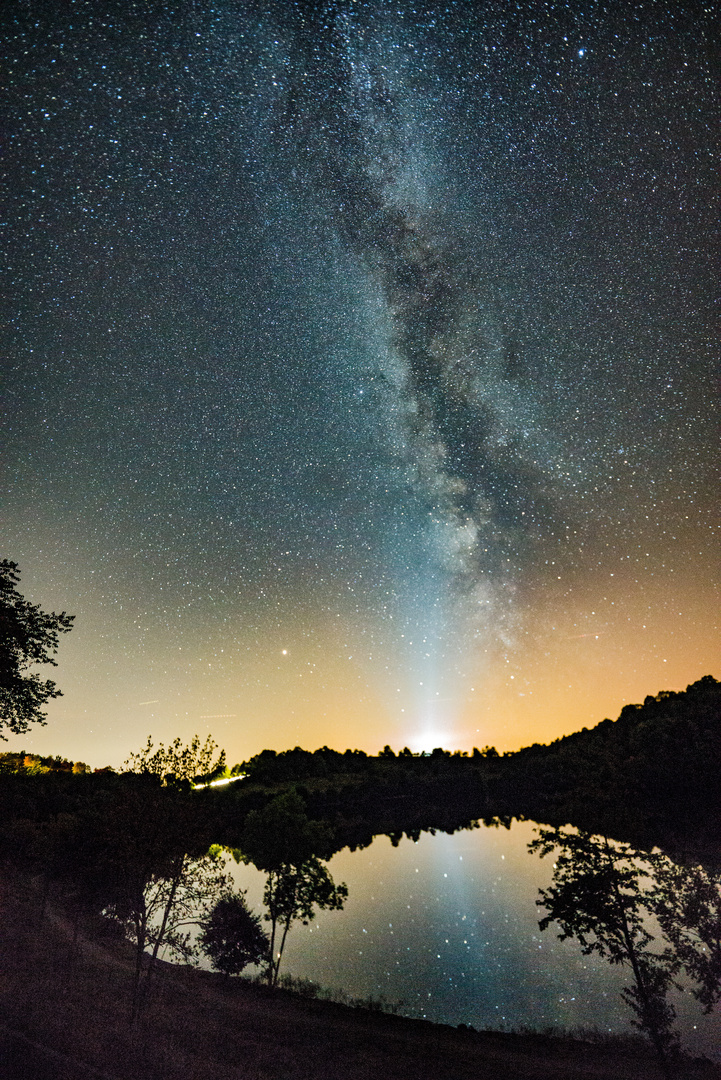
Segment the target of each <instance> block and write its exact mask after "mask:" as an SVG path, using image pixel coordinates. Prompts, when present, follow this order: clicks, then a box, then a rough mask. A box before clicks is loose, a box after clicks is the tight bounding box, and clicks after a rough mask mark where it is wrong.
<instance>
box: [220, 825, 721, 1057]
mask: <svg viewBox="0 0 721 1080" xmlns="http://www.w3.org/2000/svg"><path fill="white" fill-rule="evenodd" d="M534 835H535V826H534V825H533V823H532V822H515V823H514V824H513V825H512V826H511V829H510V831H507V830H506V829H503V828H500V829H486V828H482V829H481V830H473V831H471V832H457V833H454V834H453V835H452V836H448V835H446V834H445V833H438V834H436V835H435V836H430V835H429V834H428V833H422V834H421V837H420V839H419V841H418V843H417V844H414V843H413V842H412V841H410V840H402V841H401V842H400V845H399V846H398V847H397V848H393V847H392V846H391V844H390V841H389V840H388V839H387V838H386V837H378V838H377V839H376V840H375V841H374V842H373V844H372V846H371V847H370V848H366V849H364V850H362V851H356V852H349V851H347V850H346V851H343V852H340V853H338V854H337V855H336V856H334V858H333V859H332V860H331V863H330V869H331V872H332V874H333V877H334V879H335V880H336V881H345V882H346V883H347V885H348V888H349V895H348V900H347V902H346V906H345V909H344V911H343V912H333V913H326V912H320V913H319V914H318V915H317V916H316V919H315V920H314V921H313V922H312V923H311V924H310V926H309V927H307V928H306V927H302V926H300V925H297V926H295V927H294V928H293V929H292V930H291V933H290V936H289V938H288V943H287V946H286V951H285V953H284V957H283V964H282V967H281V971H283V970H285V971H286V972H290V973H292V974H293V975H295V976H298V977H303V978H307V979H310V980H312V981H314V982H316V983H318V984H319V985H321V986H327V987H329V988H332V989H334V990H344V991H345V992H346V993H347V994H348V995H349V996H351V997H367V996H369V995H371V996H374V997H378V996H379V995H382V996H383V997H384V998H385V999H386V1000H387V1001H388V1002H390V1003H395V1002H398V1001H402V1002H403V1003H404V1004H403V1007H402V1008H401V1009H400V1011H401V1012H402V1013H404V1014H405V1015H409V1016H425V1017H427V1018H428V1019H430V1020H435V1021H437V1022H441V1023H447V1024H454V1025H455V1024H471V1025H473V1026H474V1027H476V1028H478V1029H481V1028H486V1027H501V1026H505V1027H507V1028H518V1027H522V1026H523V1025H526V1024H527V1025H529V1026H531V1027H534V1028H538V1029H543V1028H545V1027H549V1026H553V1027H557V1028H560V1027H565V1028H578V1027H588V1028H598V1029H599V1030H600V1031H602V1032H603V1031H611V1032H626V1033H630V1032H631V1031H633V1030H634V1029H633V1028H632V1027H631V1024H630V1019H629V1018H630V1011H629V1010H628V1009H627V1008H626V1006H625V1005H624V1004H623V1002H622V1000H621V998H620V992H621V989H622V988H623V986H624V985H626V984H627V983H628V982H629V979H630V974H629V972H628V970H625V969H619V968H615V967H611V966H609V965H608V964H607V963H606V962H605V961H603V960H601V959H599V958H598V957H596V956H584V955H583V954H582V953H581V950H580V948H579V946H578V944H577V943H576V942H575V941H573V940H568V941H563V942H562V941H559V940H558V939H557V936H556V934H555V932H554V930H553V929H552V928H551V929H549V930H546V931H545V932H543V933H541V931H540V930H539V928H538V920H539V918H540V917H541V916H542V914H543V912H542V911H540V910H539V908H538V907H537V906H536V903H535V901H536V899H537V897H538V890H539V889H541V888H547V887H548V885H549V883H550V881H551V876H552V872H553V871H552V860H551V859H550V858H546V859H538V858H537V857H535V856H531V855H529V853H528V851H527V844H528V842H529V841H530V840H531V839H532V838H533V837H534ZM236 874H237V877H238V880H239V881H240V882H241V883H242V885H243V887H244V888H248V890H249V893H248V899H249V902H250V904H251V906H252V907H254V908H255V909H256V910H260V909H261V907H262V904H261V883H262V878H261V876H260V875H259V874H257V873H256V872H255V871H254V870H253V869H252V868H248V867H240V868H238V870H237V871H236ZM673 1001H674V1004H675V1005H676V1006H677V1008H678V1023H677V1027H678V1029H679V1031H680V1032H681V1033H682V1036H683V1040H684V1045H685V1046H686V1047H687V1048H688V1050H689V1051H690V1052H693V1053H697V1054H705V1055H707V1056H709V1055H710V1056H714V1057H718V1046H719V1045H721V1017H719V1016H718V1014H717V1015H716V1016H715V1017H706V1016H704V1015H703V1014H702V1012H701V1008H700V1006H699V1005H698V1003H697V1002H696V1001H695V1000H694V999H693V998H691V996H690V995H688V994H687V995H673Z"/></svg>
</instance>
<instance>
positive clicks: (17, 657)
mask: <svg viewBox="0 0 721 1080" xmlns="http://www.w3.org/2000/svg"><path fill="white" fill-rule="evenodd" d="M19 580H20V574H19V573H18V566H17V563H14V562H10V561H9V560H8V559H1V560H0V739H3V740H4V739H5V736H4V735H3V734H2V729H3V728H7V730H9V731H11V732H12V733H13V734H14V735H22V734H24V733H25V732H26V731H27V730H28V728H29V727H30V725H31V724H45V722H46V721H45V714H44V712H43V711H42V710H43V706H44V705H45V702H46V701H48V700H49V699H50V698H56V697H60V696H61V691H60V690H58V688H57V686H56V685H55V683H54V682H53V681H52V679H41V678H40V676H39V675H38V674H37V672H31V671H30V670H29V669H30V668H32V667H33V666H34V665H35V664H52V665H53V666H55V660H54V659H53V654H54V653H55V652H56V651H57V647H58V641H59V638H60V634H66V633H67V632H68V631H69V630H70V629H71V628H72V624H73V619H74V618H75V616H74V615H67V614H66V613H65V612H64V611H62V612H60V614H59V615H58V614H56V613H55V612H54V611H51V612H50V613H48V612H45V611H43V610H42V608H40V607H39V606H38V605H37V604H31V603H29V602H28V601H27V600H25V599H24V598H23V597H22V596H21V594H20V593H19V592H18V590H17V588H16V586H17V583H18V581H19Z"/></svg>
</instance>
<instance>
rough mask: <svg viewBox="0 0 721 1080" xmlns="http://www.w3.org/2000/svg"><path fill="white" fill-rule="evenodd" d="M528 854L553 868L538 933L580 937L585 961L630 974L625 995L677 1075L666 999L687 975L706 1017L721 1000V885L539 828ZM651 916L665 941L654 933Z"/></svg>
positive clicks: (659, 857) (622, 849)
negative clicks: (551, 858) (555, 930)
mask: <svg viewBox="0 0 721 1080" xmlns="http://www.w3.org/2000/svg"><path fill="white" fill-rule="evenodd" d="M529 850H530V851H532V852H537V853H539V854H540V855H541V856H544V855H548V854H550V853H554V855H555V860H556V861H555V862H554V873H553V883H552V885H551V886H550V887H549V888H548V889H542V890H541V891H540V899H539V900H538V901H537V903H538V904H539V905H540V906H542V907H544V908H545V909H546V912H547V914H546V915H545V916H544V918H543V919H541V921H540V923H539V925H540V927H541V929H542V930H545V929H546V928H547V927H548V926H549V925H550V924H551V923H557V924H558V925H559V926H560V928H561V933H560V934H559V937H560V938H561V940H564V939H565V938H575V939H576V940H577V941H578V942H579V944H580V945H581V949H582V951H583V952H584V953H585V954H590V953H597V954H598V955H599V956H602V957H604V959H606V960H608V961H609V963H611V964H619V965H623V966H625V967H628V968H630V969H631V972H632V974H633V981H632V983H631V984H630V985H629V986H626V987H625V988H624V990H623V991H622V996H623V998H624V1000H625V1002H626V1003H627V1004H628V1005H629V1006H630V1008H631V1009H632V1011H633V1013H634V1016H635V1019H634V1021H633V1023H634V1024H635V1025H636V1026H637V1027H638V1028H640V1029H641V1030H642V1031H643V1032H645V1033H646V1035H648V1037H649V1038H650V1040H651V1042H652V1043H653V1045H654V1047H655V1049H656V1052H657V1054H658V1057H659V1060H660V1062H661V1065H662V1068H663V1071H664V1075H666V1076H668V1075H670V1073H669V1071H668V1059H669V1055H671V1054H673V1053H674V1052H675V1050H676V1049H677V1047H678V1036H677V1034H676V1032H675V1031H674V1028H673V1024H674V1020H675V1017H676V1012H675V1009H674V1007H673V1005H672V1004H671V1003H670V1002H669V1001H668V997H667V995H668V991H669V990H670V989H671V987H673V986H676V987H678V982H677V978H678V976H679V975H680V974H681V973H682V972H684V973H685V974H686V975H687V976H688V977H690V978H691V980H692V981H693V982H694V983H695V984H696V985H695V986H694V988H693V989H692V993H693V994H694V995H695V997H696V998H697V999H698V1000H699V1001H700V1002H701V1004H702V1005H703V1007H704V1011H706V1012H710V1010H711V1009H712V1007H713V1005H714V1004H715V1003H716V1002H717V1001H718V1000H719V998H720V997H721V943H720V940H719V939H720V936H721V888H720V886H719V884H718V883H717V882H716V881H714V880H713V879H712V878H710V877H709V875H708V874H707V873H706V871H705V870H704V869H703V868H702V867H700V866H699V867H694V868H690V869H687V868H685V867H681V866H677V865H676V864H675V863H673V862H672V861H671V860H670V859H669V858H668V857H667V856H666V855H664V854H662V853H653V854H648V853H646V852H640V851H638V850H636V849H635V848H633V847H631V846H630V845H629V844H624V843H618V842H616V841H611V840H609V839H607V838H606V837H602V836H593V835H591V834H590V833H586V832H577V831H575V830H572V829H569V828H546V827H541V828H540V829H539V835H538V837H537V838H536V839H535V840H533V841H532V842H531V844H529ZM654 916H655V918H656V920H657V923H658V925H659V927H660V929H661V931H662V935H663V936H662V937H660V938H658V939H657V938H655V937H654V935H653V934H652V933H651V930H650V929H649V923H650V921H651V918H652V917H654Z"/></svg>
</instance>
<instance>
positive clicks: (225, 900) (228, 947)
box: [198, 892, 270, 975]
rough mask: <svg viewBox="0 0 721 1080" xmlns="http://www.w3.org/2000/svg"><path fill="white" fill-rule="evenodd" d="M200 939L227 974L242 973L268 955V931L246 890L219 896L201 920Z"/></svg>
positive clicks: (214, 964) (217, 966)
mask: <svg viewBox="0 0 721 1080" xmlns="http://www.w3.org/2000/svg"><path fill="white" fill-rule="evenodd" d="M198 941H199V942H200V947H201V949H202V950H203V952H204V953H205V955H206V956H207V957H209V959H210V960H211V961H212V964H213V967H215V968H217V970H218V971H222V972H223V973H224V974H226V975H239V974H240V973H241V971H243V969H244V968H245V967H247V966H248V964H260V963H263V962H264V961H267V960H268V959H269V951H270V941H269V940H268V935H267V934H266V933H265V931H264V930H263V927H262V926H261V924H260V918H259V917H258V916H257V915H255V914H253V912H252V911H251V910H250V909H249V907H248V904H247V901H246V899H245V893H244V892H228V893H226V894H225V895H224V896H221V897H220V899H219V900H218V902H217V903H216V905H215V907H214V908H213V910H212V911H211V913H210V915H209V916H208V917H207V918H206V920H205V922H204V923H203V924H202V928H201V932H200V935H199V938H198Z"/></svg>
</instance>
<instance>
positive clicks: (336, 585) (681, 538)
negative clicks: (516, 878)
mask: <svg viewBox="0 0 721 1080" xmlns="http://www.w3.org/2000/svg"><path fill="white" fill-rule="evenodd" d="M718 15H719V12H718V8H717V6H716V5H715V4H706V5H704V4H702V3H690V2H682V3H679V4H674V5H668V6H666V5H663V4H660V3H640V2H639V3H628V4H623V5H612V4H605V3H601V2H588V3H582V2H578V3H567V4H560V3H540V4H539V3H530V2H528V3H525V2H520V0H519V2H518V3H510V2H504V3H501V2H497V3H489V4H487V5H484V6H483V8H482V9H480V8H477V7H476V6H474V5H468V4H466V3H460V2H459V3H448V4H444V5H433V4H426V3H421V4H412V3H397V4H390V3H383V2H377V3H353V2H347V3H340V2H338V3H303V4H286V3H266V4H256V3H234V2H225V3H206V4H203V5H200V4H194V5H193V4H177V5H171V6H167V5H159V4H153V3H150V4H133V3H129V4H128V3H123V4H121V3H109V2H103V3H100V4H98V3H86V2H76V3H72V2H71V3H68V4H67V5H64V6H63V7H62V8H58V7H57V6H56V5H51V4H49V3H48V4H39V5H33V7H32V9H31V8H30V7H26V6H23V5H18V6H16V7H15V9H13V10H12V11H11V12H10V13H6V14H5V15H4V17H3V30H4V40H5V53H6V56H7V60H8V72H9V75H8V85H9V99H10V110H9V112H10V116H11V122H10V125H9V128H8V137H7V144H6V152H5V167H4V175H5V183H4V218H3V220H4V221H5V222H6V223H7V228H8V242H7V243H6V246H5V251H6V266H7V270H6V278H7V282H8V284H9V287H8V288H6V293H7V295H8V296H9V298H10V302H9V319H8V326H9V330H8V333H7V352H8V355H9V356H10V358H11V366H10V377H9V379H8V381H7V392H6V418H7V432H8V436H7V439H6V447H7V451H6V473H5V475H6V485H5V486H6V498H5V500H4V511H3V535H4V537H5V542H6V547H7V552H6V554H7V557H9V558H12V559H14V560H16V561H17V562H18V563H19V564H20V567H21V570H22V573H23V578H22V586H21V587H22V588H23V590H24V592H25V593H26V595H28V596H29V597H30V598H31V599H33V600H34V601H35V602H40V603H42V604H43V606H45V607H55V608H56V609H61V608H65V609H67V610H68V611H70V612H74V613H76V615H77V620H76V626H75V628H74V630H73V633H72V635H70V636H69V638H68V639H67V641H64V642H63V644H62V649H61V653H60V656H59V668H58V673H57V677H58V683H59V685H60V687H61V688H62V689H63V691H64V697H63V698H61V699H59V700H58V701H57V702H55V703H54V704H53V705H52V708H51V711H50V714H49V715H50V724H49V726H48V727H47V728H45V729H38V730H37V731H36V732H35V734H34V735H33V737H32V747H31V745H30V740H29V739H28V738H25V740H24V745H25V744H27V746H28V748H29V749H30V748H34V747H40V748H43V749H47V750H48V751H52V752H63V753H64V754H67V755H68V756H74V757H78V758H83V759H84V760H88V761H90V762H91V763H93V764H104V763H106V761H112V762H113V763H114V764H117V763H119V762H120V761H122V760H123V758H124V757H125V756H127V753H128V752H129V751H130V750H132V749H134V748H136V747H137V746H138V745H140V744H141V743H142V742H143V741H144V739H145V737H146V736H147V734H148V732H149V731H152V733H153V734H154V736H155V737H156V738H160V739H168V738H172V737H174V736H175V735H176V734H179V735H181V736H182V737H184V738H187V737H189V736H191V735H192V734H193V733H194V732H195V731H196V730H198V731H199V732H200V733H201V734H202V733H203V732H204V731H206V730H210V731H211V732H212V733H213V734H214V735H215V737H216V739H217V740H218V741H219V742H220V743H221V744H222V745H225V746H226V749H227V750H228V755H229V757H230V759H231V760H239V759H241V758H243V757H247V756H249V755H250V754H251V753H255V752H257V751H258V750H260V749H262V748H263V747H264V746H272V747H274V748H276V749H279V750H280V749H283V748H285V747H287V746H292V745H295V744H301V745H304V746H308V747H310V748H313V747H314V746H316V745H320V744H323V743H327V744H329V745H332V746H336V747H339V748H341V749H344V748H345V747H346V746H358V747H361V748H364V749H367V750H369V751H376V750H377V749H379V748H380V746H382V745H383V744H384V743H386V742H390V743H391V744H392V745H395V746H402V745H404V744H406V743H407V744H409V745H411V746H412V747H413V748H415V749H420V748H421V747H428V748H431V747H432V746H435V745H439V744H443V745H448V746H456V745H458V746H462V747H465V748H469V747H470V746H472V745H484V744H486V743H492V744H497V745H498V746H499V747H500V748H515V747H517V746H519V745H521V744H522V743H527V742H531V741H535V740H540V741H545V740H548V739H550V738H554V737H556V736H558V735H560V734H563V733H564V732H567V731H570V730H573V729H575V728H577V727H580V726H582V725H584V724H589V723H592V722H595V721H597V720H600V719H602V718H603V716H605V715H612V716H615V715H617V713H618V711H619V709H620V707H621V706H622V704H623V703H624V702H625V701H630V700H642V699H643V697H644V696H645V695H646V694H647V693H655V692H656V691H657V690H659V689H661V688H683V687H685V685H686V684H687V683H690V682H691V681H693V680H694V679H696V678H699V677H700V676H702V675H704V674H707V673H712V674H716V675H718V670H717V669H718V663H717V661H718V644H719V640H718V614H717V613H718V542H717V533H716V532H715V530H717V528H718V515H717V502H718V498H717V486H716V485H717V466H718V450H717V446H718V426H717V419H716V417H717V396H718V371H717V367H716V366H715V365H716V336H715V333H714V330H715V323H714V316H713V315H712V311H713V310H714V303H715V294H716V281H717V279H718V267H717V250H718V249H717V241H716V237H717V231H718V181H717V177H716V174H715V169H714V166H715V159H716V157H717V151H718V137H717V133H716V123H715V122H716V118H717V116H718V105H719V101H718V89H717V79H716V73H717V70H718V58H719V48H718Z"/></svg>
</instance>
